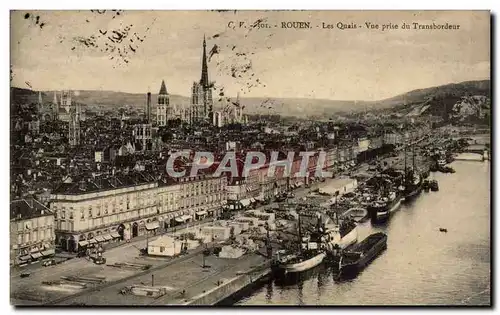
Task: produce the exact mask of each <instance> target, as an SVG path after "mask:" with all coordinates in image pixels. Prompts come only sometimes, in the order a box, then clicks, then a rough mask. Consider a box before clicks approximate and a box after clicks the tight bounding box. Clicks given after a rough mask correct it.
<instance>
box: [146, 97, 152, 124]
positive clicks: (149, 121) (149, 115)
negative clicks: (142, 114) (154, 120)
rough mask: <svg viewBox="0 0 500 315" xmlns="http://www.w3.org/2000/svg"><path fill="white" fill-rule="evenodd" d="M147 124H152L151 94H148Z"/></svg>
mask: <svg viewBox="0 0 500 315" xmlns="http://www.w3.org/2000/svg"><path fill="white" fill-rule="evenodd" d="M146 122H147V123H148V124H149V123H151V92H148V99H147V103H146Z"/></svg>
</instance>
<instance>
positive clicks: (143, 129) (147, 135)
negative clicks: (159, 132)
mask: <svg viewBox="0 0 500 315" xmlns="http://www.w3.org/2000/svg"><path fill="white" fill-rule="evenodd" d="M132 135H133V136H134V142H135V143H136V144H137V143H139V144H140V148H141V151H148V150H151V149H152V145H153V126H152V125H151V124H137V125H135V126H134V130H133V131H132Z"/></svg>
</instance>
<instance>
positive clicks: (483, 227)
mask: <svg viewBox="0 0 500 315" xmlns="http://www.w3.org/2000/svg"><path fill="white" fill-rule="evenodd" d="M451 166H452V167H453V168H454V169H455V170H456V173H454V174H442V173H431V178H434V179H436V180H438V182H439V188H440V190H439V191H438V192H422V194H421V195H420V196H418V198H417V199H415V200H414V201H413V202H412V203H409V204H403V205H402V206H401V208H400V210H399V211H397V212H396V213H394V214H393V216H392V217H391V218H390V220H389V221H388V222H387V223H386V224H384V225H381V226H372V224H371V223H370V222H365V223H362V224H360V225H359V240H361V239H363V238H364V237H366V236H368V235H369V234H371V233H374V232H378V231H383V232H385V233H387V235H388V242H387V250H386V251H385V252H383V253H382V254H381V255H380V256H379V257H378V258H376V259H375V260H374V261H373V262H372V263H371V264H370V265H369V266H368V267H367V268H366V269H365V270H364V271H363V272H361V273H360V274H359V275H358V276H357V278H355V279H353V280H350V281H342V282H339V281H336V280H335V278H334V276H333V273H332V272H331V271H330V270H329V268H328V267H326V266H322V267H318V268H317V269H316V270H314V271H313V272H312V274H310V275H308V276H307V277H305V279H304V280H303V281H300V282H298V283H294V284H292V285H286V286H283V285H278V284H276V283H275V282H274V281H272V280H270V281H268V282H267V283H264V284H263V285H262V286H260V287H259V288H257V289H256V290H254V291H253V292H252V293H250V295H249V296H245V297H243V298H242V299H240V300H239V301H235V304H238V305H273V304H274V305H490V304H491V297H490V292H491V291H490V276H491V269H490V219H491V217H490V164H489V162H470V161H455V162H453V163H452V164H451ZM440 227H443V228H446V229H447V230H448V232H447V233H442V232H440V231H439V228H440Z"/></svg>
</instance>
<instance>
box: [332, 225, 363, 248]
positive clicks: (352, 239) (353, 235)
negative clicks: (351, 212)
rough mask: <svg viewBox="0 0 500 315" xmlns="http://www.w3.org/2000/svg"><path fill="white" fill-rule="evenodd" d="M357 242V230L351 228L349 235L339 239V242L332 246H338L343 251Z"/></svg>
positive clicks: (333, 243)
mask: <svg viewBox="0 0 500 315" xmlns="http://www.w3.org/2000/svg"><path fill="white" fill-rule="evenodd" d="M357 241H358V228H357V227H355V228H353V229H352V230H351V231H350V232H349V233H347V234H346V235H344V237H342V238H341V239H340V242H332V245H335V244H338V245H339V246H340V248H341V249H344V248H346V247H348V246H350V245H352V244H354V243H356V242H357Z"/></svg>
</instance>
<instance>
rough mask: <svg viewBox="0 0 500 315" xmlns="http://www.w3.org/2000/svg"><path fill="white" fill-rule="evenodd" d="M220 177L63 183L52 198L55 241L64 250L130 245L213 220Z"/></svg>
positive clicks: (220, 197) (139, 177)
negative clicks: (195, 222) (134, 240)
mask: <svg viewBox="0 0 500 315" xmlns="http://www.w3.org/2000/svg"><path fill="white" fill-rule="evenodd" d="M224 189H225V178H211V177H208V176H198V177H192V178H190V177H185V178H178V179H177V178H176V179H173V178H165V179H163V180H157V179H156V178H155V177H154V176H151V175H149V174H146V173H145V172H141V173H132V174H129V175H124V174H117V175H114V176H112V177H108V178H102V179H99V178H96V179H92V180H80V181H75V182H73V183H68V184H63V185H62V186H61V187H59V188H58V189H57V190H56V191H55V192H54V193H53V195H52V202H51V209H52V210H53V212H54V216H55V222H56V224H55V226H56V241H57V244H59V245H60V247H61V248H62V249H63V250H67V251H78V249H79V247H86V246H88V245H89V244H90V245H92V244H96V243H106V242H111V241H120V240H129V239H131V238H134V237H137V236H141V235H145V234H147V233H155V232H156V231H158V230H161V229H164V228H168V227H170V226H173V225H176V224H180V223H184V222H186V221H189V220H198V219H202V218H204V217H205V216H207V215H211V214H213V215H218V214H219V212H220V209H219V208H220V207H221V206H222V204H223V201H224V200H225V194H224Z"/></svg>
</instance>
